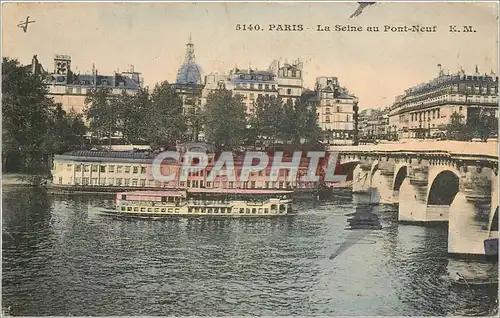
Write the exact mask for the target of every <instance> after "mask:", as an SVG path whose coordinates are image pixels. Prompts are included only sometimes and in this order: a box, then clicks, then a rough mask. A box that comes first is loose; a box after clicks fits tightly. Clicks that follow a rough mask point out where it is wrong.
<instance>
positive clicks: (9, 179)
mask: <svg viewBox="0 0 500 318" xmlns="http://www.w3.org/2000/svg"><path fill="white" fill-rule="evenodd" d="M30 177H32V176H30V175H28V174H21V173H9V174H2V186H3V187H5V186H27V187H30V186H32V184H31V183H30V181H29V178H30Z"/></svg>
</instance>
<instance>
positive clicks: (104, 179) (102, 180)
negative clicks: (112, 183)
mask: <svg viewBox="0 0 500 318" xmlns="http://www.w3.org/2000/svg"><path fill="white" fill-rule="evenodd" d="M105 184H106V178H100V179H99V185H102V186H103V185H105Z"/></svg>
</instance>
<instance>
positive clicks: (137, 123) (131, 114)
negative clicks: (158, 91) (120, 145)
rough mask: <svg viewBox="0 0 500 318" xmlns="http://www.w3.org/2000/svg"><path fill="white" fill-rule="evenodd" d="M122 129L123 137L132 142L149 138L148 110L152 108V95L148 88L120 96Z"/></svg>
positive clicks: (119, 105)
mask: <svg viewBox="0 0 500 318" xmlns="http://www.w3.org/2000/svg"><path fill="white" fill-rule="evenodd" d="M118 107H119V117H120V125H119V126H120V130H121V132H122V134H123V138H124V139H125V140H126V141H127V142H128V143H130V144H134V143H137V142H144V141H146V140H147V139H148V131H149V129H146V127H148V126H149V124H148V116H147V115H148V112H149V111H150V109H151V97H150V96H149V93H148V91H147V90H146V89H143V88H142V89H140V90H139V91H138V92H137V93H136V94H134V95H131V94H127V93H123V94H122V95H121V96H120V97H119V98H118Z"/></svg>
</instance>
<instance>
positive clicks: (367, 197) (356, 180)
mask: <svg viewBox="0 0 500 318" xmlns="http://www.w3.org/2000/svg"><path fill="white" fill-rule="evenodd" d="M372 165H373V163H371V162H362V163H360V164H359V165H358V166H357V167H356V168H355V169H354V173H353V184H352V197H353V203H354V204H378V203H379V202H380V196H379V193H378V191H377V188H374V187H372V186H371V171H372Z"/></svg>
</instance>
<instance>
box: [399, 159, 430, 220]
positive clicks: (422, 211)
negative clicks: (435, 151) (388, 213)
mask: <svg viewBox="0 0 500 318" xmlns="http://www.w3.org/2000/svg"><path fill="white" fill-rule="evenodd" d="M408 170H409V173H408V177H407V178H406V179H404V181H403V183H402V184H401V187H400V189H399V209H398V219H399V222H400V223H417V224H418V223H424V222H427V221H428V220H427V183H428V171H429V168H428V167H427V166H423V165H410V166H408Z"/></svg>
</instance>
